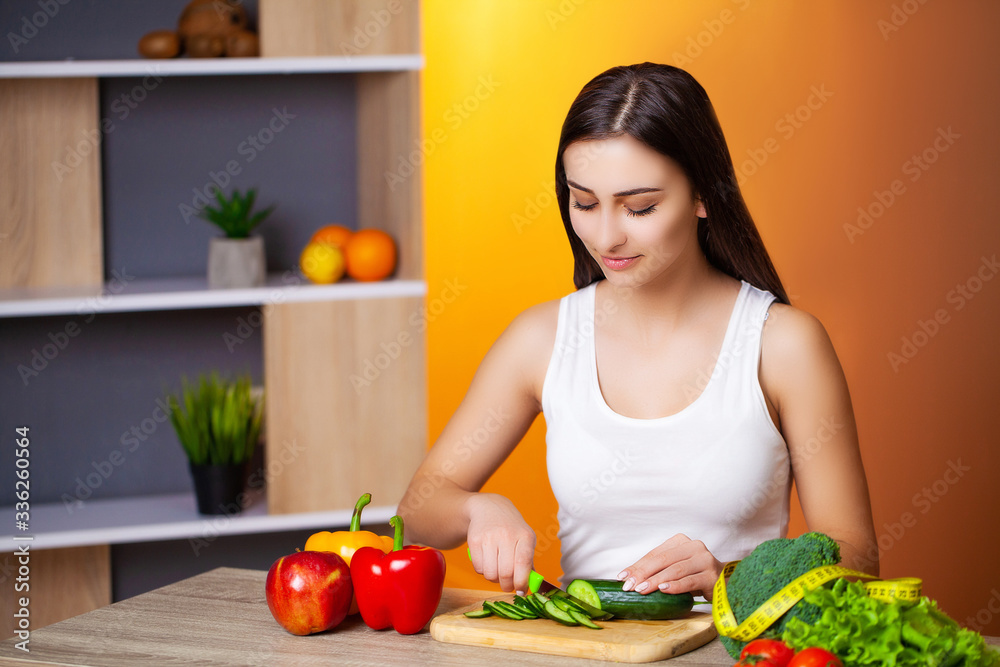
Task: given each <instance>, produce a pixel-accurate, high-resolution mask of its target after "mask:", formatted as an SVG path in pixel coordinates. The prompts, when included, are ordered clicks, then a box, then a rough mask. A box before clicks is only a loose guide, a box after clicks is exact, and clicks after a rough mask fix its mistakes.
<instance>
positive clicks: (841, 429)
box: [760, 304, 879, 575]
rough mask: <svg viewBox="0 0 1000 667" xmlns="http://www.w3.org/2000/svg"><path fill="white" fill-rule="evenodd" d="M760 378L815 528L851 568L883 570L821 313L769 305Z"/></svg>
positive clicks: (852, 427) (850, 416)
mask: <svg viewBox="0 0 1000 667" xmlns="http://www.w3.org/2000/svg"><path fill="white" fill-rule="evenodd" d="M760 383H761V387H762V389H763V390H764V395H765V396H766V397H767V399H768V401H769V403H770V404H771V405H772V406H773V408H774V410H775V411H776V413H777V415H778V420H779V422H780V429H781V432H782V434H783V435H784V437H785V442H786V443H787V444H788V451H789V454H790V457H791V463H792V474H793V476H794V479H795V486H796V489H797V490H798V494H799V502H800V504H801V505H802V511H803V514H804V515H805V519H806V524H807V525H808V527H809V530H813V531H819V532H822V533H826V534H827V535H829V536H830V537H832V538H833V539H835V540H836V541H837V542H838V543H839V544H840V549H841V559H842V563H843V564H844V566H845V567H849V568H852V569H858V570H863V571H865V572H868V573H871V574H875V575H877V574H878V568H879V563H878V545H877V543H876V537H875V526H874V522H873V520H872V510H871V500H870V499H869V495H868V482H867V479H866V477H865V469H864V465H863V464H862V461H861V452H860V450H859V447H858V430H857V426H856V424H855V421H854V410H853V408H852V407H851V396H850V393H849V392H848V389H847V380H846V378H845V377H844V371H843V369H842V368H841V366H840V362H839V361H838V359H837V354H836V352H835V351H834V349H833V344H832V343H831V342H830V337H829V336H828V335H827V333H826V330H825V329H824V328H823V325H822V324H820V322H819V320H817V319H816V318H815V317H813V316H812V315H809V314H808V313H805V312H803V311H801V310H797V309H795V308H792V307H791V306H786V305H783V304H774V305H773V306H771V310H770V315H769V317H768V319H767V322H766V323H765V325H764V334H763V343H762V350H761V362H760Z"/></svg>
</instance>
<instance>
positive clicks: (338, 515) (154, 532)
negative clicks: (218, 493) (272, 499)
mask: <svg viewBox="0 0 1000 667" xmlns="http://www.w3.org/2000/svg"><path fill="white" fill-rule="evenodd" d="M353 511H354V510H353V508H352V509H346V510H331V511H325V512H303V513H298V514H268V513H267V501H266V497H265V494H264V493H262V492H261V493H258V494H257V495H256V496H255V497H253V498H252V500H251V503H250V505H249V506H248V507H247V508H246V509H244V510H243V511H242V512H241V513H240V514H236V515H233V516H227V515H219V516H205V515H202V514H198V512H197V510H196V508H195V499H194V494H193V493H179V494H169V495H156V496H132V497H124V498H109V499H102V500H88V501H77V504H76V505H75V506H73V505H71V506H67V505H65V504H63V503H61V502H60V503H47V504H44V505H32V507H31V522H30V528H31V530H29V531H26V532H25V533H23V534H17V535H11V534H8V535H4V536H0V540H3V541H4V543H5V544H17V543H16V542H14V541H13V540H14V538H18V537H25V536H28V535H30V536H32V538H33V539H32V540H31V542H30V544H31V549H32V550H34V549H59V548H66V547H82V546H92V545H99V544H129V543H133V542H156V541H161V540H185V539H197V538H201V539H206V540H213V539H215V538H218V537H222V536H226V535H247V534H253V533H277V532H284V531H290V530H301V529H312V528H315V529H322V530H330V529H334V528H345V529H346V527H347V526H348V525H349V524H350V522H351V514H352V513H353ZM395 512H396V508H395V507H374V506H369V507H366V508H365V512H364V520H365V523H366V524H367V525H374V524H384V523H388V522H389V519H390V517H392V515H393V514H394V513H395ZM0 521H3V525H5V526H13V525H14V508H13V507H4V508H0Z"/></svg>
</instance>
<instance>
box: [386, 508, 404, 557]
mask: <svg viewBox="0 0 1000 667" xmlns="http://www.w3.org/2000/svg"><path fill="white" fill-rule="evenodd" d="M389 525H390V526H392V527H393V528H395V529H396V532H395V533H394V534H393V536H392V550H393V551H399V550H400V549H402V548H403V517H401V516H394V517H392V518H391V519H389Z"/></svg>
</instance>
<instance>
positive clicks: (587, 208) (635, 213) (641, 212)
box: [573, 200, 656, 218]
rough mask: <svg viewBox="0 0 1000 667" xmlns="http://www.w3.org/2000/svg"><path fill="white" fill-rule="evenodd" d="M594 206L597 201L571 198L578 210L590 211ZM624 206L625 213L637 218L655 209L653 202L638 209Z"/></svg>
mask: <svg viewBox="0 0 1000 667" xmlns="http://www.w3.org/2000/svg"><path fill="white" fill-rule="evenodd" d="M596 206H597V202H594V203H593V204H581V203H580V202H578V201H576V200H573V208H575V209H576V210H578V211H592V210H594V208H595V207H596ZM624 208H625V215H627V216H629V217H632V218H638V217H642V216H644V215H649V214H650V213H653V212H654V211H656V204H653V205H652V206H647V207H646V208H644V209H640V210H635V209H632V208H629V207H628V206H625V207H624Z"/></svg>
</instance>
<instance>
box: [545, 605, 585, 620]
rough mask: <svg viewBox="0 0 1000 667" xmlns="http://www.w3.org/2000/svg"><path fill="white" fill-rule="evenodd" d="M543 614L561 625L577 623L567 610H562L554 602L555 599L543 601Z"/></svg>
mask: <svg viewBox="0 0 1000 667" xmlns="http://www.w3.org/2000/svg"><path fill="white" fill-rule="evenodd" d="M545 615H546V616H548V617H549V618H551V619H552V620H553V621H556V622H557V623H562V624H563V625H579V623H577V621H576V619H575V618H573V617H572V616H571V615H570V613H569V612H568V611H564V610H563V608H562V607H560V606H559V605H557V604H556V603H555V600H549V601H548V602H546V603H545Z"/></svg>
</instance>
